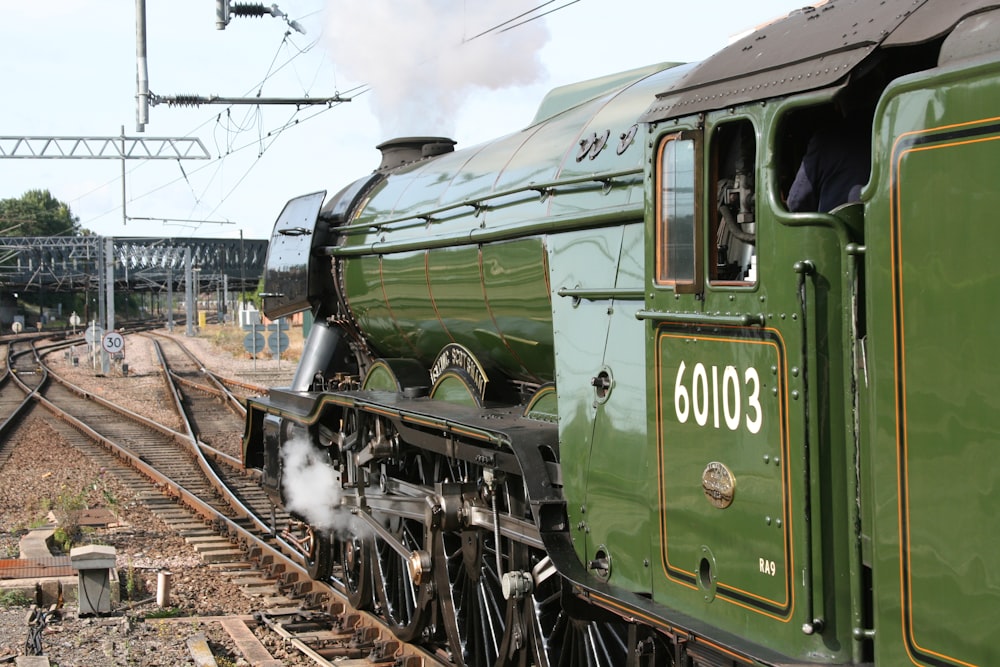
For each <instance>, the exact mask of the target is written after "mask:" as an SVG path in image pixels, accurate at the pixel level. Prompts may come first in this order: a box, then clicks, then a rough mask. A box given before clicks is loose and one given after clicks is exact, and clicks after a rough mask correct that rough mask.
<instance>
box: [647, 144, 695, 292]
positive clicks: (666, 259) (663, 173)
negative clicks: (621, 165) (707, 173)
mask: <svg viewBox="0 0 1000 667" xmlns="http://www.w3.org/2000/svg"><path fill="white" fill-rule="evenodd" d="M696 165H697V145H696V142H695V138H694V137H693V136H690V135H688V133H683V132H682V133H678V134H673V135H670V136H668V137H665V138H664V140H663V141H662V142H661V143H660V147H659V151H658V156H657V166H658V169H657V192H656V280H657V283H659V284H661V285H673V286H674V289H675V290H677V291H678V292H691V291H695V290H696V289H697V287H696V286H697V283H698V282H699V281H698V276H699V273H700V272H699V262H698V253H697V252H696V245H697V238H698V224H697V221H698V216H697V201H698V198H697V191H698V187H697V169H696Z"/></svg>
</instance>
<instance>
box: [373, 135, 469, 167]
mask: <svg viewBox="0 0 1000 667" xmlns="http://www.w3.org/2000/svg"><path fill="white" fill-rule="evenodd" d="M376 148H378V149H379V150H380V151H381V152H382V164H380V165H379V166H378V171H385V170H388V169H395V168H396V167H402V166H403V165H404V164H410V163H411V162H416V161H417V160H426V159H428V158H432V157H436V156H438V155H444V154H445V153H451V152H452V151H454V150H455V140H454V139H449V138H447V137H399V138H398V139H390V140H389V141H386V142H383V143H381V144H379V145H378V146H376Z"/></svg>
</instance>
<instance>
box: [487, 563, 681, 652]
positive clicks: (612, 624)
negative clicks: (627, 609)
mask: <svg viewBox="0 0 1000 667" xmlns="http://www.w3.org/2000/svg"><path fill="white" fill-rule="evenodd" d="M514 564H515V566H518V567H521V568H523V569H521V570H514V571H513V572H511V573H509V574H508V575H507V577H506V582H505V584H506V590H507V593H508V596H509V599H508V606H507V612H506V613H507V628H508V631H507V633H506V634H505V635H504V641H503V646H502V651H503V654H502V657H501V660H500V661H499V662H498V665H499V664H502V665H505V666H507V667H532V666H534V667H577V666H578V665H585V666H586V667H618V666H620V665H624V666H625V667H670V666H671V665H673V664H674V662H673V660H672V658H671V655H670V651H669V646H668V645H667V642H666V641H665V640H664V638H663V637H661V636H658V635H657V634H656V633H655V632H654V631H652V630H651V629H649V628H637V632H636V633H635V634H634V635H630V632H629V629H630V627H629V625H628V624H627V623H626V622H625V621H623V620H622V619H620V618H618V617H617V616H614V615H612V614H610V613H607V612H604V611H602V610H599V609H596V608H594V607H592V606H590V605H588V604H586V603H584V602H581V601H579V600H577V599H576V598H574V597H572V596H570V595H567V594H566V591H565V590H564V588H563V587H564V585H565V582H564V581H563V579H562V577H560V576H559V574H558V572H557V571H556V569H555V567H554V566H553V564H552V562H551V560H550V559H549V558H548V556H546V555H545V554H544V552H542V551H539V550H537V549H533V548H529V547H526V546H524V545H519V546H518V548H517V549H516V550H515V557H514Z"/></svg>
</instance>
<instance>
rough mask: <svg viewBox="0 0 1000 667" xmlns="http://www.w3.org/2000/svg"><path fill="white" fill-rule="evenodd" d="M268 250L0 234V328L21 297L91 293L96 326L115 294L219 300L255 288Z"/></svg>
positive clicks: (237, 244)
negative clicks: (212, 297)
mask: <svg viewBox="0 0 1000 667" xmlns="http://www.w3.org/2000/svg"><path fill="white" fill-rule="evenodd" d="M267 246H268V242H267V241H265V240H249V239H204V238H141V237H127V238H126V237H103V236H54V237H0V326H2V325H5V324H8V323H9V322H10V321H11V319H12V310H13V309H14V308H16V301H17V295H20V294H26V293H44V292H64V293H65V292H75V293H91V294H93V295H94V297H95V300H100V315H99V321H102V322H105V321H108V322H109V324H113V319H114V314H113V313H114V305H113V304H114V295H115V294H120V293H123V292H129V293H136V292H138V293H149V294H150V295H152V296H151V297H150V298H153V297H154V296H155V297H157V298H160V297H165V296H168V295H169V298H170V299H171V302H172V299H173V294H174V292H177V293H180V294H184V295H185V298H186V299H187V300H188V301H190V300H191V299H192V298H193V297H195V296H196V295H198V294H205V293H214V294H218V295H219V299H218V300H219V301H220V302H222V301H224V300H225V299H226V295H228V294H229V293H231V292H246V291H253V290H254V289H255V288H256V286H257V284H258V282H259V281H260V278H261V276H262V274H263V270H264V262H265V260H266V257H267ZM91 317H92V318H94V319H98V313H93V314H91Z"/></svg>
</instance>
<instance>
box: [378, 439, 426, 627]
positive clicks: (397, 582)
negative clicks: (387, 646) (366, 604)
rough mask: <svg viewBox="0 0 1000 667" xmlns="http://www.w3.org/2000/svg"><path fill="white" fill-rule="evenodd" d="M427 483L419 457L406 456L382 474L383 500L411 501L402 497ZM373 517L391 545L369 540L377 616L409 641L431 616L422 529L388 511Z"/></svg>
mask: <svg viewBox="0 0 1000 667" xmlns="http://www.w3.org/2000/svg"><path fill="white" fill-rule="evenodd" d="M426 483H427V474H426V466H425V462H424V458H423V455H422V454H420V453H419V452H416V451H409V452H404V453H402V454H401V456H400V458H399V459H398V463H396V464H395V465H394V466H393V469H391V470H385V471H384V472H383V481H382V485H383V486H384V487H385V488H384V489H383V496H382V498H383V499H386V500H389V501H391V500H392V499H393V498H396V497H399V496H403V497H404V498H405V500H411V501H412V499H413V498H414V497H416V496H413V495H409V494H406V491H407V490H413V489H422V488H424V485H425V484H426ZM420 497H421V498H422V496H420ZM372 517H373V518H374V519H375V520H377V521H379V522H381V524H382V526H383V528H385V530H386V531H387V532H388V533H390V534H391V535H392V536H393V538H394V543H390V542H389V541H388V540H386V539H383V538H382V537H381V536H380V535H379V534H377V533H376V535H375V537H374V538H373V547H372V558H371V565H372V578H373V580H374V587H375V593H376V595H377V600H378V611H379V614H380V615H381V616H382V618H383V619H384V620H385V622H386V623H387V624H388V625H389V627H390V628H391V629H392V631H393V633H394V634H395V635H396V636H397V637H399V638H400V639H401V640H403V641H412V640H413V639H415V638H417V637H418V636H419V635H420V634H421V633H422V632H423V631H424V629H425V627H426V626H427V624H428V622H429V619H430V615H431V614H430V608H429V607H430V599H431V589H432V585H431V582H430V577H429V576H423V574H422V572H423V568H422V563H423V560H422V559H421V557H420V554H423V553H425V551H424V549H425V538H424V532H425V531H424V523H423V520H422V519H417V518H413V517H411V516H403V515H402V514H401V513H394V512H392V511H373V512H372ZM404 552H405V553H406V555H404Z"/></svg>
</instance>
